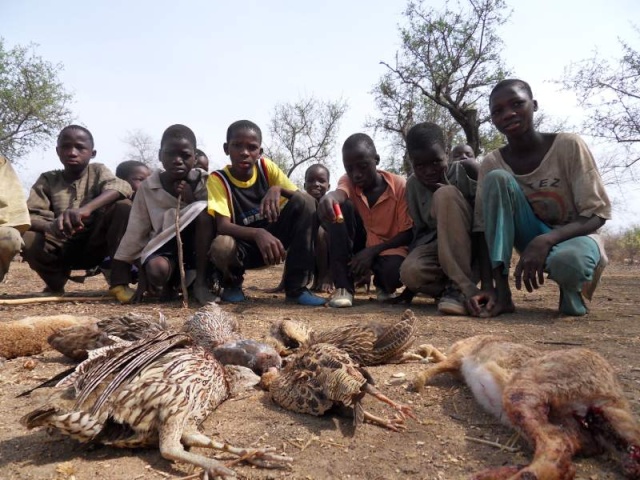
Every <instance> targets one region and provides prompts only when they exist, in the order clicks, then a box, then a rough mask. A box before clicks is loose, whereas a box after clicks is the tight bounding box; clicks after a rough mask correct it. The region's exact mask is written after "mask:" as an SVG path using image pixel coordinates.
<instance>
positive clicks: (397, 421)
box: [386, 415, 407, 432]
mask: <svg viewBox="0 0 640 480" xmlns="http://www.w3.org/2000/svg"><path fill="white" fill-rule="evenodd" d="M386 427H387V428H388V429H389V430H393V431H394V432H402V431H404V430H406V429H407V426H406V425H405V424H404V418H403V417H402V416H401V415H396V416H394V417H393V418H390V419H389V420H388V421H387V424H386Z"/></svg>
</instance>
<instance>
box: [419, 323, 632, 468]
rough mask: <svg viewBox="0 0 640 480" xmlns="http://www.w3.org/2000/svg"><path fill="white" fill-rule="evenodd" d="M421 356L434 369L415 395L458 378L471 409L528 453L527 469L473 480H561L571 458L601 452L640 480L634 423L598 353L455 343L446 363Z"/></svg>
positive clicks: (498, 342) (479, 341) (502, 342)
mask: <svg viewBox="0 0 640 480" xmlns="http://www.w3.org/2000/svg"><path fill="white" fill-rule="evenodd" d="M423 348H425V349H426V350H429V352H428V353H431V356H432V357H433V359H434V361H435V365H433V366H432V367H430V368H429V369H428V370H426V371H425V372H423V373H422V374H420V375H419V376H418V378H417V379H416V381H415V382H414V386H415V387H416V389H418V390H419V389H421V388H422V386H423V385H424V383H425V382H426V381H427V380H429V379H430V378H433V377H434V376H436V375H438V374H440V373H444V372H451V373H460V374H462V376H463V377H464V379H465V382H466V383H467V384H468V385H469V387H470V388H471V391H472V392H473V395H474V397H475V398H476V399H477V400H478V402H479V403H480V404H481V405H482V406H483V407H485V408H486V409H487V410H489V411H490V412H491V413H493V414H494V415H495V416H496V417H498V418H499V419H500V420H502V421H503V422H504V423H506V424H508V425H511V426H512V427H514V428H516V429H517V430H518V431H519V432H520V433H521V434H523V435H524V437H525V438H526V439H527V440H528V441H529V442H530V444H531V445H532V446H533V447H534V448H535V452H534V458H533V461H532V462H531V463H530V464H529V465H528V466H503V467H498V468H494V469H490V470H487V471H484V472H480V473H478V474H476V475H475V476H474V477H473V478H474V479H475V480H502V479H513V480H515V479H539V480H543V479H544V480H568V479H572V478H574V476H575V467H574V465H573V464H572V462H571V459H572V457H573V456H574V455H575V454H577V453H582V454H583V455H584V454H586V455H593V454H595V453H599V452H601V451H603V450H607V451H609V452H611V453H614V454H616V455H618V456H620V457H621V463H622V469H623V472H624V475H625V476H626V477H627V478H632V479H640V423H638V421H637V420H636V419H635V418H634V417H633V414H632V412H631V409H630V407H629V403H628V402H627V400H626V399H625V397H624V393H623V391H622V389H621V387H620V385H619V384H618V381H617V380H616V376H615V372H614V370H613V367H612V366H611V365H610V364H609V363H608V362H607V361H606V360H605V359H604V358H602V357H601V356H600V355H598V354H597V353H595V352H593V351H590V350H587V349H584V348H572V349H567V350H560V351H552V352H541V351H539V350H536V349H533V348H530V347H527V346H525V345H521V344H517V343H513V342H510V341H508V340H507V339H504V338H501V337H497V336H492V335H480V336H476V337H471V338H467V339H464V340H460V341H458V342H456V343H454V344H453V346H452V347H451V348H450V350H449V352H448V354H447V355H445V354H443V353H441V352H439V351H438V350H437V349H435V348H434V347H432V346H424V347H423Z"/></svg>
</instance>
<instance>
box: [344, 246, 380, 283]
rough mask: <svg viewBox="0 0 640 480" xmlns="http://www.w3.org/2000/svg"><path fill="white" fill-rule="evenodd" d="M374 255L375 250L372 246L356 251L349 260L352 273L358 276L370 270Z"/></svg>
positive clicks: (375, 253)
mask: <svg viewBox="0 0 640 480" xmlns="http://www.w3.org/2000/svg"><path fill="white" fill-rule="evenodd" d="M376 255H377V252H376V251H375V250H374V249H372V248H365V249H362V250H360V251H359V252H358V253H356V254H355V255H354V256H353V258H352V259H351V261H350V262H349V266H350V267H351V271H352V272H353V275H354V276H355V277H360V276H362V275H365V274H366V273H367V272H370V271H371V267H372V266H373V260H374V258H375V257H376Z"/></svg>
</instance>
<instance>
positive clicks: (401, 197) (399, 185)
mask: <svg viewBox="0 0 640 480" xmlns="http://www.w3.org/2000/svg"><path fill="white" fill-rule="evenodd" d="M396 189H397V192H396V195H397V196H398V206H397V212H396V213H397V220H398V232H404V231H406V230H409V229H411V228H413V219H412V218H411V215H410V214H409V203H408V202H407V181H406V180H405V179H404V178H403V177H400V176H398V177H397V178H396Z"/></svg>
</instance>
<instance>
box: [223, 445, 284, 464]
mask: <svg viewBox="0 0 640 480" xmlns="http://www.w3.org/2000/svg"><path fill="white" fill-rule="evenodd" d="M275 451H276V449H275V448H274V447H264V448H247V449H246V450H245V452H244V453H243V454H242V455H241V456H239V457H238V458H236V459H235V460H232V461H231V462H228V463H227V464H226V465H227V466H228V467H231V466H233V465H236V464H237V463H240V462H248V463H250V464H252V465H255V466H256V467H260V468H284V467H286V466H288V465H289V464H290V463H291V462H293V458H291V457H287V456H284V455H278V454H276V453H274V452H275Z"/></svg>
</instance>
